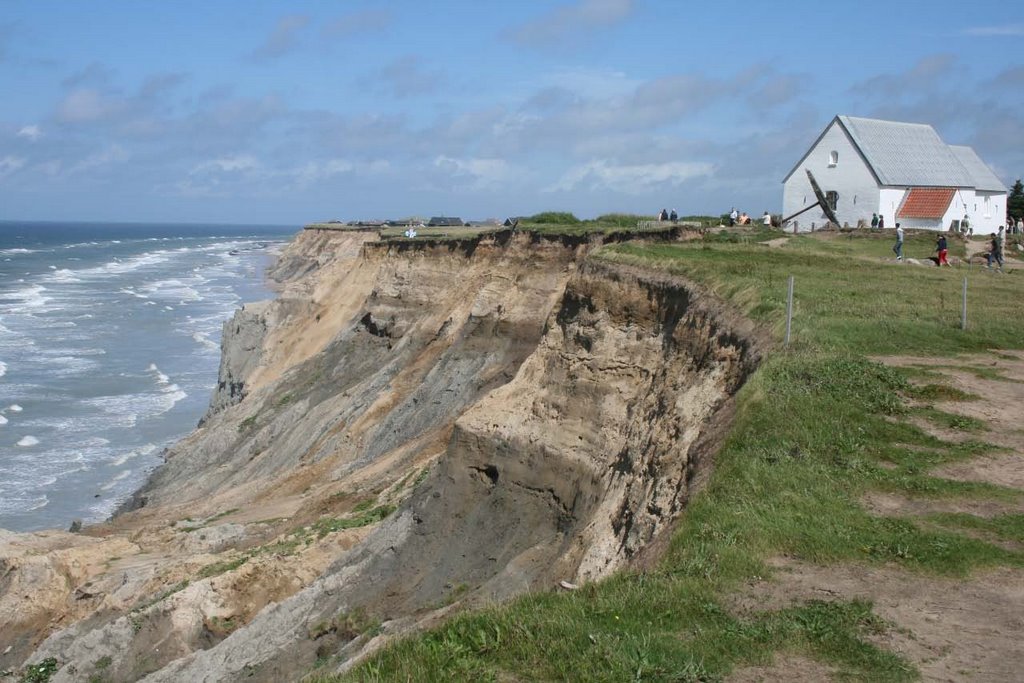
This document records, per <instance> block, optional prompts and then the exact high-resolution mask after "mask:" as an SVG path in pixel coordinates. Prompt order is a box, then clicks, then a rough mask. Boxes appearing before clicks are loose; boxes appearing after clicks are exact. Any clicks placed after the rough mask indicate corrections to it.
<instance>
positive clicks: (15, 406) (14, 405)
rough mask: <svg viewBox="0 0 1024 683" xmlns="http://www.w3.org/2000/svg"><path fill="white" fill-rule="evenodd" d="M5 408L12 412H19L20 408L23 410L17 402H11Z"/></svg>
mask: <svg viewBox="0 0 1024 683" xmlns="http://www.w3.org/2000/svg"><path fill="white" fill-rule="evenodd" d="M7 410H9V411H11V412H12V413H20V412H21V411H22V410H24V408H22V407H21V406H19V405H18V404H17V403H12V404H11V405H10V407H8V408H7Z"/></svg>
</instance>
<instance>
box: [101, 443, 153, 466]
mask: <svg viewBox="0 0 1024 683" xmlns="http://www.w3.org/2000/svg"><path fill="white" fill-rule="evenodd" d="M155 450H156V445H155V444H151V443H147V444H146V445H145V446H139V447H138V448H133V449H132V450H130V451H128V452H127V453H124V454H122V455H119V456H117V457H116V458H114V459H113V460H111V461H110V464H111V465H113V466H114V467H120V466H121V465H123V464H125V463H126V462H128V461H129V460H134V459H135V458H137V457H139V456H140V455H149V454H150V453H152V452H153V451H155Z"/></svg>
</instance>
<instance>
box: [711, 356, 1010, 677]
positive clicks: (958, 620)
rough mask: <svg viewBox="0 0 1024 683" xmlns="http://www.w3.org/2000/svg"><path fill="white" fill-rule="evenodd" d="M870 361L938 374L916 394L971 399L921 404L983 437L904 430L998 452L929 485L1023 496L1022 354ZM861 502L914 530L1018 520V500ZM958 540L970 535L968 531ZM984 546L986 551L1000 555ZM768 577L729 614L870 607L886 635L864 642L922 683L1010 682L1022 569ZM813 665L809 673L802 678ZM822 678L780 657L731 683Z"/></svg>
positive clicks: (861, 569) (870, 497)
mask: <svg viewBox="0 0 1024 683" xmlns="http://www.w3.org/2000/svg"><path fill="white" fill-rule="evenodd" d="M876 360H879V361H880V362H884V363H886V364H889V365H894V366H910V367H925V368H930V369H935V370H936V371H938V372H939V373H940V375H939V376H938V377H929V378H927V379H922V380H918V381H917V383H919V384H932V383H935V384H946V385H948V386H951V387H954V388H956V389H959V390H961V391H963V392H967V393H968V394H971V395H972V396H974V397H976V398H974V399H973V400H967V401H957V400H949V401H943V400H939V401H934V402H930V403H931V405H934V407H935V408H936V409H938V410H941V411H943V412H946V413H953V414H958V415H964V416H967V417H971V418H974V419H977V420H980V421H981V422H982V423H983V424H984V429H983V430H981V431H964V430H956V429H949V428H946V427H942V426H939V425H936V424H934V423H933V422H931V421H929V420H925V419H923V418H919V417H913V418H910V421H912V422H913V423H914V424H916V425H918V426H919V427H921V428H922V429H924V430H925V431H927V432H928V433H930V434H932V435H934V436H936V437H938V438H940V439H943V440H945V441H950V442H959V441H963V440H966V439H968V438H971V439H978V440H981V441H986V442H989V443H992V444H994V445H997V446H1000V447H1001V448H1002V449H1003V450H1001V451H1000V452H998V453H990V454H986V455H982V456H978V457H974V458H972V459H970V460H967V461H962V462H957V463H953V464H948V465H944V466H941V467H938V468H935V469H934V470H932V474H934V475H935V476H937V477H944V478H949V479H956V480H961V481H975V482H988V483H992V484H997V485H1000V486H1005V487H1009V488H1015V489H1019V490H1021V491H1022V492H1024V429H1022V427H1024V424H1022V423H1024V353H1021V352H1020V351H993V352H991V353H988V354H979V355H971V356H962V357H959V358H914V357H906V356H904V357H886V358H879V359H876ZM861 502H862V504H863V505H864V507H865V508H866V509H867V510H868V511H869V512H871V513H872V514H875V515H879V516H897V517H911V518H917V521H918V523H921V524H931V523H932V522H929V521H928V520H927V519H925V518H927V517H928V516H930V515H933V514H936V513H961V514H969V515H975V516H977V517H981V518H992V517H996V516H999V515H1004V514H1015V513H1017V514H1019V513H1020V512H1022V511H1024V497H1022V498H1021V499H1020V500H1018V501H1007V500H1000V501H996V500H984V499H960V498H915V497H910V496H904V495H900V494H895V493H887V492H872V493H869V494H867V495H865V496H864V497H863V498H862V499H861ZM962 533H965V534H968V535H974V532H973V531H963V532H962ZM979 533H981V532H979ZM983 536H984V538H985V540H988V541H989V542H993V543H997V544H999V545H1003V546H1004V547H1005V545H1006V544H1004V543H1000V542H999V541H998V540H997V539H992V538H988V535H983ZM1011 545H1014V546H1017V545H1018V544H1011ZM1016 549H1018V550H1019V548H1016ZM772 566H773V569H774V575H773V576H772V577H771V578H768V579H764V580H760V581H755V582H752V583H750V584H749V585H748V586H747V588H746V590H744V591H741V592H740V593H739V594H738V595H737V596H736V598H735V603H734V606H733V607H734V609H735V611H737V612H738V613H740V614H744V613H747V614H749V613H751V612H758V611H763V610H775V609H783V608H786V607H789V606H791V605H793V604H797V603H801V602H805V601H808V600H824V601H840V600H841V601H846V600H852V599H864V600H870V601H871V602H872V603H873V605H874V610H875V612H876V613H877V614H878V615H879V616H881V617H882V618H884V619H886V620H887V621H888V622H889V623H890V625H891V628H890V629H888V631H887V632H886V633H885V634H883V635H881V636H877V637H874V638H873V640H874V642H875V643H876V644H877V645H879V646H881V647H885V648H887V649H889V650H892V651H894V652H896V653H898V654H900V655H902V656H904V657H905V658H906V659H907V660H908V661H910V662H911V663H913V664H914V665H915V666H917V667H918V668H919V670H920V671H921V674H922V677H923V679H924V680H926V681H1019V680H1021V671H1024V647H1021V644H1020V642H1019V641H1020V637H1021V634H1022V633H1024V570H1020V569H1011V568H998V569H992V570H985V571H977V572H975V573H974V574H973V575H972V576H970V577H969V578H967V579H948V578H939V577H931V576H922V575H920V574H915V573H911V572H908V571H904V570H902V569H900V568H897V567H895V566H888V567H874V566H864V565H858V564H845V565H831V566H815V565H812V564H807V563H803V562H799V561H796V560H793V559H789V558H779V559H777V560H775V561H774V562H773V563H772ZM815 666H817V667H819V668H818V669H817V670H813V667H815ZM807 667H812V668H807ZM829 676H830V671H829V670H828V669H826V668H824V667H823V665H820V664H815V663H814V662H810V664H808V663H807V662H806V661H801V660H800V659H799V658H795V657H783V658H781V659H780V660H779V661H777V662H775V663H773V664H772V665H771V666H768V667H750V668H747V669H743V670H741V671H739V672H737V675H736V676H735V677H733V678H731V679H730V680H732V681H759V680H766V681H767V680H827V679H828V678H829Z"/></svg>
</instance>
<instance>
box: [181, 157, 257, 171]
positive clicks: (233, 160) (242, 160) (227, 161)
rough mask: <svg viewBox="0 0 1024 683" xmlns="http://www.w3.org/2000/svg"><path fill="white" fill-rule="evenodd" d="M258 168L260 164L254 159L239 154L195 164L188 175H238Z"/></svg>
mask: <svg viewBox="0 0 1024 683" xmlns="http://www.w3.org/2000/svg"><path fill="white" fill-rule="evenodd" d="M259 167H260V162H259V161H258V160H257V159H256V157H254V156H251V155H249V154H241V155H238V156H233V157H223V158H220V159H209V160H207V161H204V162H202V163H199V164H196V165H195V166H194V167H193V168H192V170H191V171H189V175H203V174H210V173H240V172H244V171H251V170H254V169H257V168H259Z"/></svg>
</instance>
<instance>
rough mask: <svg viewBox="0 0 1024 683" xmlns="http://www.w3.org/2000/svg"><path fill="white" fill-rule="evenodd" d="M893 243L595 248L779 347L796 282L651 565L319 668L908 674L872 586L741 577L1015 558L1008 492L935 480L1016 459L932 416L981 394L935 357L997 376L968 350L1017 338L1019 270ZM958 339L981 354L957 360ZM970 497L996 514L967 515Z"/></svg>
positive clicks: (778, 325)
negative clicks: (724, 309) (353, 662)
mask: <svg viewBox="0 0 1024 683" xmlns="http://www.w3.org/2000/svg"><path fill="white" fill-rule="evenodd" d="M767 240H771V242H770V243H769V244H771V245H772V246H766V244H765V243H764V242H766V241H767ZM931 244H932V242H931V240H930V238H929V237H928V236H924V237H920V238H915V239H912V240H911V241H909V242H908V244H907V246H906V247H905V252H907V253H908V255H910V256H912V257H919V258H925V257H927V256H928V255H930V253H931ZM889 247H890V241H889V240H884V239H875V238H871V237H869V236H864V237H861V236H857V235H854V236H846V235H832V236H801V237H791V238H787V239H785V240H783V239H782V238H781V236H780V234H779V233H761V234H755V236H754V238H753V239H751V238H750V236H744V237H740V236H739V234H738V233H737V234H734V235H731V236H730V235H729V234H725V235H717V236H709V237H708V238H706V239H705V240H703V241H698V242H691V243H686V244H670V245H665V244H660V245H642V244H621V245H615V246H609V247H606V248H604V249H602V250H600V251H599V252H597V253H596V254H595V255H594V256H593V258H599V259H608V260H612V261H617V262H625V263H629V264H634V265H640V266H644V267H648V268H653V269H661V270H666V271H669V272H673V273H678V274H680V275H683V276H685V277H687V278H690V279H692V280H694V281H697V282H700V283H703V285H704V286H705V287H707V288H708V289H710V290H712V291H713V292H715V293H716V294H717V295H718V296H720V297H721V298H723V299H725V300H727V301H730V302H731V303H733V304H734V305H735V306H736V307H738V308H739V309H741V310H743V311H745V312H746V313H747V314H748V315H749V316H750V317H751V318H752V319H754V320H756V321H758V322H759V323H761V324H762V325H764V326H765V327H766V328H768V329H770V330H772V331H773V333H774V335H775V336H776V337H777V338H779V339H781V336H782V332H783V329H784V318H785V300H786V289H787V279H788V277H789V276H790V275H793V276H794V277H795V282H796V285H795V291H796V295H795V299H796V306H795V316H794V320H793V343H792V344H791V346H790V347H789V348H788V349H783V348H781V344H780V346H779V348H777V349H776V351H775V352H774V353H773V354H771V355H770V356H769V358H768V360H766V361H765V362H764V364H763V365H762V367H761V369H760V370H759V371H758V372H757V373H756V375H755V376H754V377H753V379H752V380H751V381H750V382H749V383H748V384H747V385H746V386H745V387H744V389H743V390H742V391H741V393H740V395H739V397H738V406H737V414H736V419H735V422H734V424H733V427H732V431H731V434H730V436H729V438H728V439H727V441H726V443H725V445H724V447H723V448H722V449H721V451H720V452H719V453H718V455H717V457H716V462H715V469H714V472H713V474H712V476H711V479H710V482H709V484H708V486H707V488H706V489H705V490H704V492H703V493H702V494H700V495H699V496H698V497H697V498H696V500H695V502H694V504H692V505H691V506H690V507H689V509H688V510H687V511H686V512H685V513H684V515H683V516H682V518H681V519H680V523H679V525H678V527H677V529H676V530H675V532H674V535H673V537H672V539H671V542H670V543H669V544H668V548H667V550H666V551H665V552H664V554H663V555H662V557H661V559H660V561H659V562H658V563H657V564H656V565H655V566H654V567H653V568H651V569H649V570H646V571H639V570H638V571H634V572H625V573H621V574H618V575H616V576H615V577H613V578H611V579H610V580H606V581H603V582H599V583H596V584H591V585H586V586H583V587H581V588H580V589H578V590H573V591H570V592H559V593H554V592H552V593H545V594H538V595H530V596H526V597H523V598H520V599H517V600H515V601H514V602H512V603H509V604H506V605H501V606H496V607H494V608H491V609H488V610H485V611H481V612H471V613H466V614H463V615H461V616H458V617H456V618H454V619H452V620H451V621H449V622H448V623H446V624H445V625H443V626H441V627H439V628H437V629H435V630H433V631H429V632H426V633H423V634H420V635H417V636H414V637H411V638H409V639H407V640H404V641H401V642H399V643H397V644H394V645H392V646H390V647H388V648H386V649H384V650H383V651H381V652H380V653H378V654H377V655H375V656H373V657H372V658H371V659H369V660H368V661H366V662H364V663H363V664H362V665H361V666H360V667H358V668H357V669H355V670H353V671H351V672H349V673H348V674H347V675H346V676H344V677H341V678H336V677H334V676H329V675H321V676H319V677H317V676H316V675H315V674H314V677H315V678H317V680H321V681H329V680H359V681H362V680H389V681H390V680H424V681H425V680H509V681H513V680H578V681H595V680H607V681H625V680H666V681H668V680H671V681H703V680H719V679H721V678H724V677H726V676H728V675H729V674H730V673H731V672H734V671H736V670H738V669H742V668H744V667H750V666H765V665H768V664H769V663H770V662H772V661H773V658H775V660H776V661H777V658H778V657H779V656H781V657H784V658H786V657H790V658H791V657H797V658H800V659H805V660H808V661H810V662H813V663H814V664H815V665H816V666H820V667H822V668H821V671H824V672H826V673H827V674H829V675H834V676H836V677H840V678H855V679H859V680H871V681H886V680H893V681H899V680H912V679H914V678H916V677H918V676H919V675H920V671H919V669H918V668H917V667H918V664H919V662H916V661H912V660H911V659H907V658H905V657H903V656H901V655H900V654H897V653H896V652H894V651H893V650H892V649H890V648H887V647H885V646H884V643H885V642H887V640H886V639H887V637H888V636H887V634H893V633H897V632H901V631H900V629H903V630H906V629H905V628H904V625H903V624H900V623H895V622H894V621H893V620H891V619H888V618H886V617H883V616H882V615H880V614H879V612H878V610H877V609H876V607H875V606H874V605H873V604H872V602H871V599H867V600H865V599H861V598H850V597H849V596H846V595H843V594H841V591H837V592H836V594H835V595H833V596H827V595H822V596H821V597H816V596H815V595H807V594H802V595H798V594H793V595H792V596H790V597H792V599H791V600H785V601H781V602H780V601H775V602H772V601H771V600H768V601H767V604H765V605H760V606H759V607H757V608H754V607H752V606H751V602H758V601H757V600H756V599H752V597H751V594H752V591H753V593H754V596H753V597H754V598H756V597H757V595H756V594H757V593H758V592H759V591H764V592H765V593H770V592H773V591H777V583H773V581H774V580H773V579H772V578H771V577H773V576H777V575H778V574H779V572H780V569H779V567H780V566H793V565H799V566H802V567H804V566H806V567H816V568H821V571H822V572H826V575H827V572H829V571H833V569H834V568H835V567H844V566H854V567H860V568H866V569H865V570H864V571H876V570H877V571H881V569H883V568H884V569H886V570H890V569H891V570H894V571H895V572H897V574H896V575H898V576H901V577H909V579H908V580H909V581H911V582H914V581H919V582H929V581H938V580H941V579H942V577H974V576H977V575H978V572H979V570H981V569H985V568H994V567H995V568H1003V569H1005V570H1007V571H1014V572H1016V571H1019V570H1020V568H1022V567H1024V552H1022V547H1024V546H1022V544H1024V515H1022V514H1021V510H1022V507H1021V506H1022V502H1024V494H1022V491H1021V490H1019V489H1018V488H1014V487H1013V486H1009V485H1006V484H1005V483H1002V484H1001V483H993V482H991V481H984V480H977V479H976V480H970V479H964V478H957V477H947V476H942V475H941V474H940V470H942V468H949V467H951V466H957V465H959V464H963V463H969V462H971V461H972V460H974V459H977V458H979V457H990V456H993V455H999V454H1006V453H1007V452H1009V451H1012V448H1011V449H1008V448H1007V447H1006V446H1005V445H1003V446H999V445H996V444H995V443H993V441H998V440H997V439H993V438H990V437H992V433H990V432H988V431H986V428H987V427H989V426H990V425H989V424H987V423H986V419H985V415H981V414H979V415H977V416H973V417H972V416H968V415H964V414H959V413H952V412H947V411H945V410H943V407H944V405H943V401H948V400H951V399H955V400H959V401H963V402H967V401H969V400H971V399H972V398H976V397H973V396H972V395H971V394H970V393H968V392H964V391H963V390H962V389H957V388H955V387H953V386H952V385H951V384H950V382H949V376H948V375H949V370H950V369H951V368H959V369H965V368H966V369H967V370H968V371H970V372H973V373H975V374H976V375H977V376H978V377H979V378H984V377H986V373H989V375H990V376H989V377H988V379H993V377H992V376H991V375H992V374H993V373H996V371H993V370H991V369H988V368H987V367H986V366H985V364H984V363H981V364H979V363H978V362H977V359H978V358H985V357H986V356H988V355H991V356H993V357H996V355H995V354H996V353H997V352H994V351H992V349H1020V348H1022V347H1024V319H1022V317H1021V316H1020V315H1019V310H1020V308H1019V307H1020V304H1019V302H1020V300H1021V296H1022V295H1024V271H1016V272H1014V271H1012V270H1011V272H1010V273H1009V274H1005V275H1003V274H995V273H991V272H988V271H986V270H984V269H978V268H975V269H973V270H968V269H967V268H950V269H937V268H924V267H919V266H912V265H901V264H896V263H894V262H892V261H891V259H889V258H885V257H888V256H891V254H890V253H889V252H888V250H889ZM917 252H920V253H917ZM1011 268H1012V266H1011ZM965 277H966V278H967V281H968V291H969V322H968V327H967V330H966V331H964V330H961V329H960V300H961V291H962V290H961V287H962V283H963V279H964V278H965ZM969 353H975V354H977V353H981V354H985V355H982V356H978V355H975V356H962V355H960V354H969ZM894 354H898V355H900V356H913V357H924V358H929V357H930V358H944V359H946V360H941V361H937V362H934V363H932V364H931V365H930V366H929V367H925V366H924V365H922V364H920V363H919V364H913V363H909V364H908V363H903V364H902V366H901V364H900V363H883V362H880V361H879V360H875V359H876V358H877V357H879V356H887V355H894ZM1000 357H1006V356H1000ZM1014 357H1015V356H1012V355H1011V356H1009V358H1014ZM1018 358H1019V357H1018ZM908 365H909V367H908ZM994 379H996V380H1007V379H1008V378H1006V377H999V376H998V373H996V376H995V377H994ZM929 425H931V426H933V427H935V428H934V429H932V428H929ZM941 434H951V435H953V436H950V437H949V438H944V437H943V436H941ZM954 437H955V438H954ZM1011 454H1012V455H1016V456H1018V457H1019V456H1020V453H1015V454H1013V453H1011ZM872 496H876V497H877V496H889V497H891V498H893V499H898V500H901V501H910V503H913V505H907V506H904V508H902V509H901V510H898V511H897V512H898V514H890V515H881V514H878V513H877V510H870V509H869V507H870V506H867V505H866V504H865V502H864V501H865V499H866V498H870V497H872ZM944 506H945V507H944ZM986 506H987V507H986ZM983 507H985V509H987V510H989V512H991V511H992V510H995V512H994V513H992V514H980V513H979V514H971V511H972V510H977V509H981V508H983ZM949 509H957V510H960V512H958V513H955V514H954V513H950V512H948V510H949ZM908 510H911V511H914V510H916V512H908ZM941 510H947V511H946V512H942V511H941ZM964 510H966V511H967V512H963V511H964ZM1014 576H1021V575H1020V574H1014ZM752 587H753V588H752ZM879 590H881V589H879ZM950 628H953V627H950ZM369 635H370V634H369V633H362V634H358V633H356V634H353V636H354V637H357V638H365V637H368V636H369ZM324 664H325V665H328V666H329V664H330V660H329V659H325V660H324ZM791 673H792V672H790V674H791ZM778 675H787V674H786V673H785V672H782V673H778ZM961 675H965V676H966V677H967V678H970V672H961Z"/></svg>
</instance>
